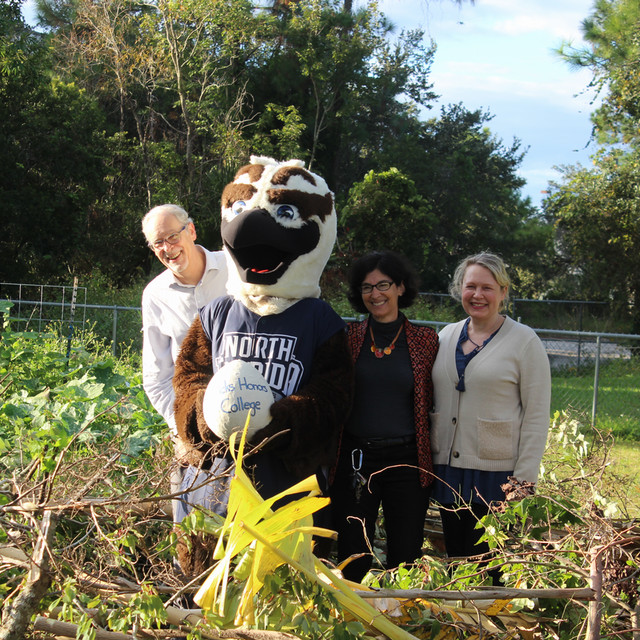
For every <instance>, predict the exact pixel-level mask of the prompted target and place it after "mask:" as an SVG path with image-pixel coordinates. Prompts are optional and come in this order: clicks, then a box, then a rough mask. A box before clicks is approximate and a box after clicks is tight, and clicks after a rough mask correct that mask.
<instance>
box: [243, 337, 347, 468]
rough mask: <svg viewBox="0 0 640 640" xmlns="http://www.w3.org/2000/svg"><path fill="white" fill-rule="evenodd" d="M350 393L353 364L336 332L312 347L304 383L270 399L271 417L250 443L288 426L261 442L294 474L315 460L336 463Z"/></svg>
mask: <svg viewBox="0 0 640 640" xmlns="http://www.w3.org/2000/svg"><path fill="white" fill-rule="evenodd" d="M352 397H353V364H352V359H351V356H350V354H349V348H348V345H347V336H346V333H345V332H344V331H339V332H338V333H336V334H335V335H333V336H332V337H331V338H329V340H327V341H326V342H325V343H324V344H322V345H321V346H320V347H319V348H318V350H317V351H316V354H315V356H314V359H313V364H312V368H311V377H310V379H309V382H308V383H307V384H306V385H305V386H304V387H302V388H300V389H299V390H298V391H297V392H296V393H295V394H293V395H290V396H287V397H285V398H282V400H278V401H277V402H274V403H273V405H272V406H271V416H272V420H271V422H270V423H269V424H268V425H267V426H266V427H265V428H264V429H261V430H260V431H258V432H257V433H256V434H255V435H254V436H253V438H252V439H251V443H252V444H259V443H260V442H261V441H263V440H264V439H265V438H269V437H271V436H273V435H275V434H278V433H280V432H282V431H285V430H289V432H288V433H286V434H283V435H282V436H279V437H276V438H274V439H273V440H272V441H271V442H270V443H269V444H267V445H266V447H267V448H268V449H269V450H271V451H272V452H273V453H274V454H275V455H278V456H279V457H281V458H282V460H283V462H284V463H285V465H286V466H287V467H288V468H289V470H290V471H291V472H292V473H294V474H295V475H296V476H297V477H299V478H300V479H302V478H306V477H307V476H309V475H312V474H314V473H315V472H316V470H317V469H318V467H319V466H320V465H325V464H326V465H331V464H333V463H334V462H335V456H336V452H337V446H338V437H339V434H340V429H341V428H342V425H343V424H344V421H345V418H346V415H347V413H348V412H349V409H350V408H351V401H352Z"/></svg>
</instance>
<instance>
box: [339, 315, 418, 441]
mask: <svg viewBox="0 0 640 640" xmlns="http://www.w3.org/2000/svg"><path fill="white" fill-rule="evenodd" d="M404 321H405V318H404V316H403V315H402V314H400V315H399V317H398V319H397V320H395V321H394V322H389V323H384V324H383V323H380V322H376V321H375V320H374V319H373V318H369V323H370V324H369V326H370V327H371V329H372V330H373V337H374V339H375V344H376V346H377V347H379V348H381V349H384V347H387V346H389V345H390V344H391V342H392V341H393V338H394V337H395V335H396V333H397V332H398V329H399V328H400V325H402V324H403V323H404ZM355 377H356V379H355V398H354V402H353V410H352V412H351V415H350V416H349V420H348V422H347V425H346V431H347V433H349V434H351V435H352V436H355V437H357V438H398V437H401V436H407V435H413V434H415V424H414V419H413V404H414V403H413V385H414V379H413V372H412V370H411V360H410V358H409V349H408V346H407V336H406V334H405V332H404V331H402V332H401V333H400V335H399V336H398V339H397V340H396V342H395V348H394V349H393V351H392V352H391V353H390V354H389V355H384V356H383V357H382V358H376V356H375V354H374V353H373V352H372V351H371V335H370V333H369V332H368V331H367V335H366V337H365V340H364V343H363V345H362V349H361V351H360V355H359V356H358V359H357V360H356V363H355Z"/></svg>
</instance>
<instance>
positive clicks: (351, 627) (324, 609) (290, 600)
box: [256, 565, 364, 640]
mask: <svg viewBox="0 0 640 640" xmlns="http://www.w3.org/2000/svg"><path fill="white" fill-rule="evenodd" d="M256 621H257V622H258V624H259V626H260V628H263V629H271V630H279V631H284V632H289V633H294V634H295V635H296V636H298V637H300V638H305V639H309V640H320V639H321V638H326V637H327V633H328V631H329V630H330V631H331V637H332V638H340V639H341V640H351V639H355V638H360V637H362V634H363V633H364V627H363V626H362V624H360V623H359V622H356V621H346V620H344V618H343V616H342V615H341V614H340V609H339V606H338V603H337V602H336V601H335V599H334V598H333V597H332V596H331V595H330V594H328V593H327V591H326V590H325V589H324V588H323V587H321V586H320V585H318V584H317V583H315V582H312V581H310V580H308V579H307V578H305V577H304V576H303V575H301V574H298V573H297V572H295V571H294V570H292V569H291V568H289V567H288V566H287V565H283V566H281V567H279V568H278V569H276V571H275V572H274V573H273V574H271V575H269V576H267V577H266V579H265V583H264V586H263V588H262V590H261V592H260V594H259V596H258V607H257V609H256Z"/></svg>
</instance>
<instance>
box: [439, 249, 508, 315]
mask: <svg viewBox="0 0 640 640" xmlns="http://www.w3.org/2000/svg"><path fill="white" fill-rule="evenodd" d="M474 264H478V265H480V266H481V267H485V269H489V271H490V272H491V275H493V277H494V278H495V281H496V282H497V283H498V286H499V287H500V288H501V289H504V290H505V297H504V300H503V302H502V307H501V309H500V310H502V309H504V308H505V307H506V306H507V303H508V302H509V286H510V284H511V281H510V279H509V274H508V273H507V266H506V265H505V263H504V261H503V260H502V258H501V257H500V256H497V255H496V254H495V253H489V252H487V251H483V252H482V253H476V254H475V255H473V256H467V257H466V258H465V259H464V260H462V262H460V263H459V264H458V266H457V267H456V270H455V273H454V274H453V280H452V281H451V284H450V285H449V293H450V294H451V296H452V297H453V298H455V299H456V300H457V301H458V302H460V300H461V299H462V281H463V280H464V274H465V272H466V271H467V269H468V268H469V267H470V266H471V265H474Z"/></svg>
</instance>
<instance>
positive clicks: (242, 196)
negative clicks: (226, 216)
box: [222, 182, 257, 209]
mask: <svg viewBox="0 0 640 640" xmlns="http://www.w3.org/2000/svg"><path fill="white" fill-rule="evenodd" d="M256 191H257V189H256V188H255V187H254V186H253V185H250V184H236V183H235V182H232V183H231V184H229V185H227V186H226V187H225V188H224V191H223V192H222V206H223V207H224V208H227V209H228V208H229V207H230V206H231V205H232V204H233V203H234V202H236V201H237V200H251V198H253V196H254V195H255V193H256Z"/></svg>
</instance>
